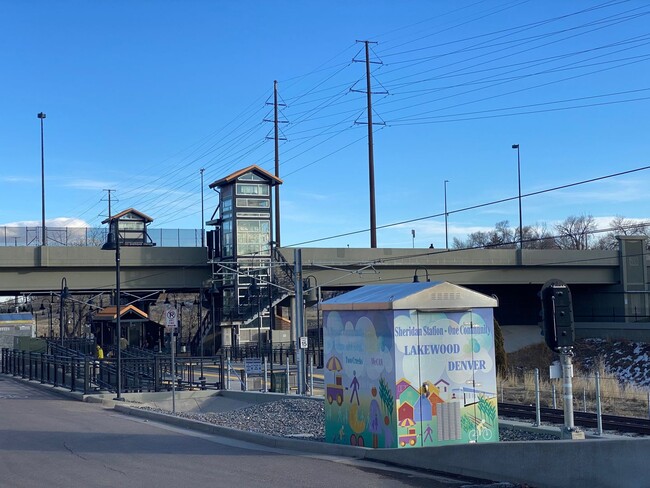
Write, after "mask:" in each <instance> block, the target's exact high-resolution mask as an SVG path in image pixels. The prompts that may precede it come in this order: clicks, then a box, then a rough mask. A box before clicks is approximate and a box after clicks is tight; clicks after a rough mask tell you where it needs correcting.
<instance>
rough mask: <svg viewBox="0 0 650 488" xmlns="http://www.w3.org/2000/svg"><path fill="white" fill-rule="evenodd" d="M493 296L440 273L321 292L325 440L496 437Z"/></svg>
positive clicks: (382, 444) (386, 443) (419, 441)
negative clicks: (439, 277) (436, 278)
mask: <svg viewBox="0 0 650 488" xmlns="http://www.w3.org/2000/svg"><path fill="white" fill-rule="evenodd" d="M497 305H498V304H497V300H496V298H493V297H489V296H486V295H483V294H481V293H477V292H475V291H473V290H470V289H468V288H464V287H461V286H458V285H454V284H452V283H448V282H427V283H402V284H391V285H369V286H363V287H361V288H359V289H357V290H354V291H351V292H349V293H345V294H343V295H339V296H337V297H335V298H333V299H331V300H328V301H326V302H324V303H323V304H322V310H323V313H324V317H323V324H324V325H323V339H324V359H325V375H324V376H325V436H326V441H327V442H330V443H335V444H347V445H355V446H364V447H373V448H410V447H422V446H441V445H449V444H463V443H472V442H495V441H498V438H499V426H498V414H497V393H496V364H495V354H494V349H495V346H494V321H493V308H494V307H496V306H497Z"/></svg>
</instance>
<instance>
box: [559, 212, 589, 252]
mask: <svg viewBox="0 0 650 488" xmlns="http://www.w3.org/2000/svg"><path fill="white" fill-rule="evenodd" d="M555 230H556V232H557V235H556V237H555V243H556V244H557V246H558V247H559V248H560V249H590V246H591V241H592V240H593V236H592V234H593V233H594V231H595V230H596V221H595V220H594V218H593V217H592V216H591V215H581V216H575V215H572V216H570V217H567V218H566V219H565V220H564V221H562V222H560V223H559V224H556V225H555Z"/></svg>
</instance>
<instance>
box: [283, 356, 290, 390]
mask: <svg viewBox="0 0 650 488" xmlns="http://www.w3.org/2000/svg"><path fill="white" fill-rule="evenodd" d="M289 379H290V375H289V356H287V384H286V385H285V387H284V394H285V395H288V394H289Z"/></svg>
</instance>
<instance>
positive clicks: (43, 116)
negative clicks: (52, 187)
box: [36, 112, 47, 246]
mask: <svg viewBox="0 0 650 488" xmlns="http://www.w3.org/2000/svg"><path fill="white" fill-rule="evenodd" d="M36 116H37V117H38V118H39V119H40V120H41V210H42V218H43V222H42V224H43V228H42V233H43V237H42V240H43V242H42V245H43V246H47V236H46V235H45V149H44V146H43V119H45V117H46V115H45V114H44V113H43V112H39V113H38V114H37V115H36Z"/></svg>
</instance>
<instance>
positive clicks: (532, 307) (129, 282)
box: [0, 238, 650, 325]
mask: <svg viewBox="0 0 650 488" xmlns="http://www.w3.org/2000/svg"><path fill="white" fill-rule="evenodd" d="M639 243H644V241H643V240H642V239H641V238H636V239H634V238H625V239H622V240H621V250H620V251H607V250H585V251H575V250H533V249H530V250H529V249H524V250H518V249H470V250H436V249H401V248H400V249H388V248H385V249H350V248H305V249H303V250H302V262H303V276H304V277H309V280H310V285H309V286H318V287H320V288H321V289H322V290H323V292H324V296H325V297H327V294H328V292H329V293H331V292H333V291H340V290H346V289H352V288H355V287H358V286H362V285H365V284H377V283H394V282H408V281H413V279H414V276H417V278H418V280H420V281H424V280H426V279H430V280H431V281H450V282H452V283H456V284H459V285H463V286H467V287H470V288H472V289H475V290H477V291H480V292H483V293H486V294H489V295H496V296H497V297H498V298H499V308H498V309H497V310H496V316H497V318H498V319H499V320H500V322H501V323H503V324H517V325H522V324H536V323H537V322H538V320H539V318H538V311H539V299H538V297H537V292H538V291H539V289H540V288H541V286H542V285H543V284H544V283H545V282H546V281H547V280H549V279H551V278H557V279H561V280H563V281H565V282H566V283H567V284H569V286H570V288H571V291H572V294H573V297H574V313H575V316H576V320H580V321H587V322H602V321H605V322H637V321H646V322H647V321H649V320H650V313H649V311H648V310H649V306H648V295H649V292H648V290H649V286H648V276H650V270H649V266H648V260H647V256H646V254H647V251H646V248H645V245H639ZM279 251H280V253H281V254H282V255H283V256H284V258H285V259H286V261H287V263H288V265H290V266H293V260H294V249H292V248H284V249H279ZM212 271H213V265H212V264H210V263H209V261H208V257H207V249H206V248H202V247H122V249H121V274H120V276H121V280H120V281H121V289H122V290H124V291H125V292H138V291H153V290H158V291H162V290H166V291H169V292H174V293H182V292H188V293H189V292H198V291H199V289H200V288H201V287H202V286H209V284H210V281H211V279H212V277H213V274H212ZM64 277H65V278H66V282H67V286H68V287H69V289H70V291H71V292H72V293H77V294H83V293H103V292H109V291H111V290H113V289H114V288H115V254H114V253H113V252H109V251H103V250H101V249H100V248H99V247H92V246H91V247H84V246H57V247H55V246H40V247H31V246H23V247H0V294H2V295H20V294H36V295H47V294H51V293H54V294H56V293H58V292H59V290H60V289H61V282H62V278H64Z"/></svg>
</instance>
